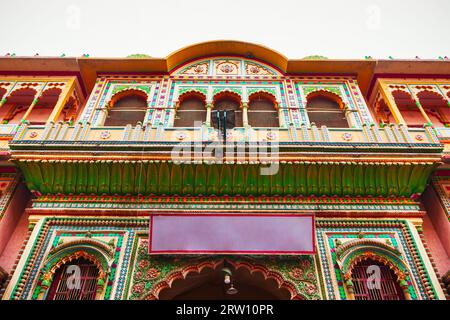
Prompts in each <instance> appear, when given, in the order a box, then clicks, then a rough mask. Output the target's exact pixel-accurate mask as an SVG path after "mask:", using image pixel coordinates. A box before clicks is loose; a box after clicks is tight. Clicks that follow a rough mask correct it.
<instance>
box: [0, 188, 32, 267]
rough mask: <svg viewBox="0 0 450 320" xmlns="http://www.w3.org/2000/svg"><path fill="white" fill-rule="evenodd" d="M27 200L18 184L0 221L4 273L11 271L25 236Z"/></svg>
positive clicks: (25, 194) (25, 191)
mask: <svg viewBox="0 0 450 320" xmlns="http://www.w3.org/2000/svg"><path fill="white" fill-rule="evenodd" d="M29 199H30V193H29V191H28V190H27V189H26V187H25V186H24V185H23V184H19V185H18V186H17V188H16V191H15V192H14V195H13V198H12V199H11V201H10V203H9V206H8V209H7V210H6V212H5V214H4V215H3V218H2V219H1V220H0V267H2V268H3V269H4V270H5V271H6V272H10V271H11V268H12V266H13V264H14V261H15V259H16V258H17V255H18V254H19V250H20V248H21V246H22V244H23V241H24V240H25V237H26V234H27V230H28V215H27V214H25V213H24V209H25V207H26V205H27V203H28V200H29Z"/></svg>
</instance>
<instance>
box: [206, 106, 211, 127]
mask: <svg viewBox="0 0 450 320" xmlns="http://www.w3.org/2000/svg"><path fill="white" fill-rule="evenodd" d="M211 109H212V104H211V102H208V103H207V104H206V121H205V124H206V126H208V127H210V126H211Z"/></svg>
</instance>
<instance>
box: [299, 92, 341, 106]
mask: <svg viewBox="0 0 450 320" xmlns="http://www.w3.org/2000/svg"><path fill="white" fill-rule="evenodd" d="M320 96H322V97H326V98H328V99H331V100H333V101H334V102H336V103H337V104H338V105H339V108H341V109H344V107H345V103H344V101H343V100H342V98H341V96H339V95H337V94H336V93H334V92H331V91H328V90H326V89H317V90H314V91H311V92H310V93H308V94H307V95H306V103H307V104H308V103H309V101H310V100H311V99H313V98H316V97H320Z"/></svg>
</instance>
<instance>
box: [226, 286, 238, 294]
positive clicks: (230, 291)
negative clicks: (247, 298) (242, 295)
mask: <svg viewBox="0 0 450 320" xmlns="http://www.w3.org/2000/svg"><path fill="white" fill-rule="evenodd" d="M236 293H238V290H237V289H236V288H235V287H233V284H231V286H230V287H229V288H228V290H227V294H230V295H233V294H236Z"/></svg>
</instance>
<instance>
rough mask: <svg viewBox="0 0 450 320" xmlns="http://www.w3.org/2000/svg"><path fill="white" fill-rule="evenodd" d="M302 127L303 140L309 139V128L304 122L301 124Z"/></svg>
mask: <svg viewBox="0 0 450 320" xmlns="http://www.w3.org/2000/svg"><path fill="white" fill-rule="evenodd" d="M300 129H301V131H302V137H303V141H309V133H308V128H307V127H306V125H305V124H304V123H302V124H301V125H300Z"/></svg>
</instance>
